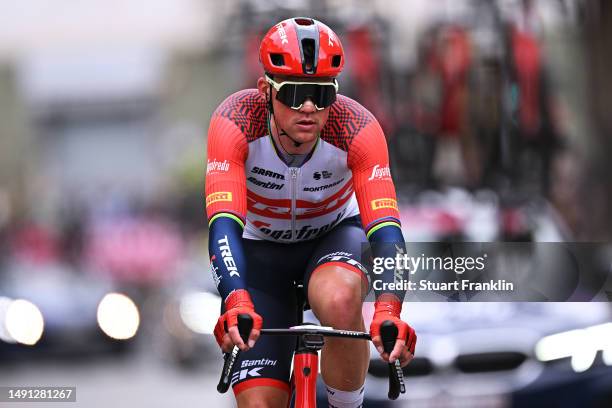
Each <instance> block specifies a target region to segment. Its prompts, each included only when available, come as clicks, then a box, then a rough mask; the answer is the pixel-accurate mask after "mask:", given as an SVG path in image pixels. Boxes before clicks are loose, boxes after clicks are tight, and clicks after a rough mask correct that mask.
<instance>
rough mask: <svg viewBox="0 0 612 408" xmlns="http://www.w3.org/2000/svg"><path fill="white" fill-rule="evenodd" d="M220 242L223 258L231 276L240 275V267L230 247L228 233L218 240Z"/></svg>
mask: <svg viewBox="0 0 612 408" xmlns="http://www.w3.org/2000/svg"><path fill="white" fill-rule="evenodd" d="M217 243H218V244H219V250H220V251H221V257H222V258H223V263H224V264H225V267H226V268H227V271H228V272H229V274H230V276H236V277H238V278H239V277H240V274H239V273H238V268H237V267H236V262H235V261H234V257H233V256H232V250H231V249H230V244H229V239H228V238H227V235H224V236H223V238H221V239H220V240H218V241H217Z"/></svg>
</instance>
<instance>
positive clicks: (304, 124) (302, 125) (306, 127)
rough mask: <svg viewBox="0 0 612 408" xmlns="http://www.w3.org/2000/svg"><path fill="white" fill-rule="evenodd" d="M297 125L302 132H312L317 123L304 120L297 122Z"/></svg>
mask: <svg viewBox="0 0 612 408" xmlns="http://www.w3.org/2000/svg"><path fill="white" fill-rule="evenodd" d="M296 125H297V127H298V129H300V130H302V131H310V130H314V128H315V125H316V122H315V121H314V120H308V119H304V120H300V121H298V122H296Z"/></svg>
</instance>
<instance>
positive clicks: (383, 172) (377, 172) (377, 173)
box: [368, 164, 391, 181]
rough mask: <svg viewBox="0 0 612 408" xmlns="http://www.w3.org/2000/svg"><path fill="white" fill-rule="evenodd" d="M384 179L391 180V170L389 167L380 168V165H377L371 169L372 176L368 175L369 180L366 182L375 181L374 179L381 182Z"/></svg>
mask: <svg viewBox="0 0 612 408" xmlns="http://www.w3.org/2000/svg"><path fill="white" fill-rule="evenodd" d="M386 178H391V170H389V166H385V167H380V165H378V164H377V165H376V166H374V168H373V169H372V174H371V175H370V178H369V179H368V181H371V180H375V179H380V180H382V179H386Z"/></svg>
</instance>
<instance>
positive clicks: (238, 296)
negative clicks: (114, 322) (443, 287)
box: [206, 18, 416, 407]
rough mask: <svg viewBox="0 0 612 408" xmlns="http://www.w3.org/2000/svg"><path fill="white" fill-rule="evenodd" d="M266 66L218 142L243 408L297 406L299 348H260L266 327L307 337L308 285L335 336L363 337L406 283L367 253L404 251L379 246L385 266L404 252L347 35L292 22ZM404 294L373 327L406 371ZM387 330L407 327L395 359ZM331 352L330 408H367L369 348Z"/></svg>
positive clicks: (215, 265)
mask: <svg viewBox="0 0 612 408" xmlns="http://www.w3.org/2000/svg"><path fill="white" fill-rule="evenodd" d="M259 58H260V61H261V64H262V65H263V70H264V75H263V76H262V77H261V78H259V79H258V81H257V89H247V90H242V91H239V92H237V93H235V94H233V95H231V96H229V97H228V98H227V99H226V100H225V101H224V102H222V103H221V105H220V106H219V107H218V108H217V109H216V110H215V112H214V114H213V116H212V119H211V122H210V127H209V131H208V163H207V169H206V211H207V216H208V220H209V227H210V230H209V253H210V259H211V265H212V269H213V278H214V280H215V283H216V285H217V289H218V291H219V293H220V294H221V296H222V298H223V299H224V302H223V308H222V309H223V310H222V314H221V316H220V318H219V321H218V323H217V326H216V327H215V337H216V339H217V341H218V343H219V345H220V346H221V348H222V350H223V351H225V352H227V351H230V349H231V348H232V346H233V345H237V346H238V347H239V348H240V349H241V350H242V351H244V353H241V355H240V357H239V360H238V361H237V362H236V364H235V365H234V373H233V375H232V385H233V390H234V394H235V395H236V400H237V402H238V406H239V407H250V406H278V407H281V406H283V407H284V406H286V404H287V400H288V397H289V391H290V389H289V371H290V364H291V353H292V351H293V346H294V341H293V340H289V339H288V338H282V337H272V336H264V337H262V338H261V339H259V340H258V337H259V329H261V327H262V324H264V325H265V326H266V327H288V326H292V325H295V324H296V321H295V320H296V311H297V307H298V305H297V304H296V300H295V296H294V290H293V282H294V281H298V280H300V281H303V282H304V288H305V292H306V294H307V298H308V302H309V305H310V307H311V309H312V310H313V312H314V314H315V315H316V316H317V318H318V319H319V320H320V322H321V323H322V324H323V325H328V326H333V327H335V328H339V329H349V330H364V322H363V317H362V303H363V300H364V298H365V295H366V294H367V292H368V291H369V289H370V284H371V280H372V279H378V280H381V281H382V282H383V283H393V282H398V281H401V280H402V279H403V271H402V270H400V269H398V270H395V269H394V268H390V269H389V270H385V271H384V272H383V273H382V275H377V276H370V275H369V274H368V271H367V270H366V268H365V267H364V266H363V264H362V263H361V259H360V258H361V245H362V243H367V242H368V240H369V241H370V243H381V242H386V243H391V244H390V245H382V246H381V245H379V246H372V249H373V255H374V256H395V254H396V251H400V252H402V251H404V242H403V237H402V233H401V229H400V224H399V213H398V209H397V202H396V196H395V188H394V186H393V181H392V179H391V174H390V171H389V162H388V152H387V147H386V143H385V137H384V134H383V132H382V130H381V128H380V126H379V124H378V122H377V121H376V119H375V118H374V117H373V116H372V114H371V113H370V112H368V111H367V110H366V109H365V108H363V107H362V106H361V105H359V104H358V103H357V102H355V101H353V100H351V99H349V98H347V97H344V96H342V95H339V94H338V83H337V81H336V77H337V76H338V75H339V74H340V72H341V71H342V68H343V66H344V52H343V49H342V45H341V43H340V40H339V38H338V37H337V36H336V34H334V32H333V31H332V30H331V29H330V28H329V27H327V26H326V25H324V24H323V23H321V22H319V21H317V20H314V19H311V18H291V19H287V20H284V21H281V22H279V23H278V24H276V25H275V26H273V27H272V28H271V29H270V30H269V31H268V33H267V34H266V35H265V37H264V38H263V40H262V42H261V45H260V50H259ZM384 287H385V288H388V287H389V286H384ZM404 295H405V292H404V291H402V290H394V291H392V290H375V296H376V303H375V312H374V317H373V321H372V324H371V326H370V332H371V335H372V337H373V342H374V344H375V346H376V347H377V350H378V351H379V352H380V353H381V355H382V358H383V359H384V360H386V361H390V362H394V361H395V360H396V359H399V360H400V362H401V364H402V365H406V364H407V363H408V362H409V361H410V360H411V359H412V356H413V354H414V347H415V343H416V335H415V333H414V330H413V329H412V328H410V326H408V325H407V324H406V323H405V322H403V321H401V320H400V311H401V308H402V300H403V297H404ZM241 313H247V314H249V315H251V317H252V318H253V320H254V327H253V329H252V331H251V333H250V335H249V339H248V342H247V344H244V342H243V341H242V340H241V338H240V336H239V333H238V329H237V326H236V324H237V315H238V314H241ZM262 317H263V319H262ZM384 320H393V321H394V322H395V324H396V325H397V326H398V328H399V334H398V338H397V341H396V344H395V348H394V349H393V352H392V353H391V354H390V355H387V354H386V353H384V352H383V348H382V344H381V341H380V335H379V327H380V324H381V323H382V322H383V321H384ZM321 353H322V357H321V367H322V377H323V380H324V382H325V384H326V386H327V389H328V399H329V402H330V406H334V407H358V406H361V404H362V401H363V385H364V381H365V375H366V372H367V367H368V362H369V348H368V345H367V343H366V342H355V341H351V340H345V339H328V340H327V341H326V344H325V346H324V348H323V350H322V352H321Z"/></svg>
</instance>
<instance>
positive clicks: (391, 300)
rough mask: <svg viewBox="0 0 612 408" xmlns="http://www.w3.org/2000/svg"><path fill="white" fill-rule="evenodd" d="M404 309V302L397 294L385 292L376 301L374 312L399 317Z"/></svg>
mask: <svg viewBox="0 0 612 408" xmlns="http://www.w3.org/2000/svg"><path fill="white" fill-rule="evenodd" d="M401 311H402V302H401V301H400V300H399V299H398V298H397V296H395V295H393V294H390V293H385V294H382V295H380V296H379V297H378V299H377V300H376V302H375V303H374V314H375V315H376V314H379V313H382V314H387V315H390V316H395V317H399V316H400V313H401Z"/></svg>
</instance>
